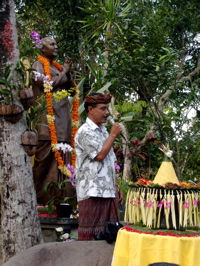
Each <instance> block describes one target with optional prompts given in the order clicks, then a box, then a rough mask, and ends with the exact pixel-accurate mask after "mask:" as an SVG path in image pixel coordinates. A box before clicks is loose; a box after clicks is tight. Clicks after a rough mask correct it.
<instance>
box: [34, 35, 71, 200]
mask: <svg viewBox="0 0 200 266" xmlns="http://www.w3.org/2000/svg"><path fill="white" fill-rule="evenodd" d="M41 41H42V46H41V48H40V51H41V55H40V56H38V61H36V62H35V63H34V64H33V68H34V69H35V70H36V72H38V73H40V74H43V75H45V76H51V80H52V81H53V83H52V87H53V90H52V92H57V91H61V90H67V91H70V88H72V87H74V82H73V80H72V79H71V75H70V66H71V64H72V61H71V59H70V58H69V57H67V58H66V59H65V61H64V64H63V66H61V65H60V64H58V63H57V62H55V61H53V60H54V58H55V57H56V56H57V51H58V46H57V43H56V41H55V40H54V39H52V38H50V37H46V38H43V39H42V40H41ZM33 93H34V99H35V100H36V99H37V98H38V97H41V96H42V95H45V91H44V86H43V79H42V78H38V79H37V80H34V81H33ZM71 96H73V92H72V93H71ZM53 114H54V116H55V121H54V124H55V128H56V134H57V141H58V143H59V142H62V143H66V144H69V145H70V144H71V114H70V104H69V100H68V97H65V98H63V99H61V100H60V101H59V102H55V101H53ZM37 133H38V142H37V150H36V153H35V158H34V166H33V177H34V182H35V188H36V193H37V201H38V203H39V204H43V205H46V203H47V202H48V201H49V200H50V199H51V198H50V197H49V196H47V195H46V193H44V186H45V184H46V183H47V182H49V181H56V182H62V181H63V180H64V179H66V176H65V175H64V174H62V173H61V171H60V170H59V169H58V162H57V160H56V158H55V156H54V155H55V154H54V152H53V151H52V147H51V138H50V132H49V127H48V125H47V117H46V113H45V114H44V115H43V116H42V118H41V121H40V125H38V126H37ZM61 155H62V159H63V161H64V163H65V164H67V163H70V160H71V156H70V153H69V152H66V153H63V152H62V153H61ZM69 184H70V183H69ZM69 186H70V185H69ZM66 193H67V194H66V196H69V197H72V196H73V195H74V189H73V188H72V186H71V187H69V188H68V189H67V190H66ZM55 195H56V192H55V193H54V194H53V195H52V196H55Z"/></svg>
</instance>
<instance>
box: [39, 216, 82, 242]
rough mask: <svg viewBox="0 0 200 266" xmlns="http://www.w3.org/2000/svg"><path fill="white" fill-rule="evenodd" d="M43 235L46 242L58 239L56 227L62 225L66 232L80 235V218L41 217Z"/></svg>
mask: <svg viewBox="0 0 200 266" xmlns="http://www.w3.org/2000/svg"><path fill="white" fill-rule="evenodd" d="M40 224H41V229H42V236H43V239H44V242H45V243H48V242H55V241H56V239H57V236H56V231H55V228H57V227H62V228H63V231H64V233H69V234H73V235H78V220H77V219H73V218H59V217H40Z"/></svg>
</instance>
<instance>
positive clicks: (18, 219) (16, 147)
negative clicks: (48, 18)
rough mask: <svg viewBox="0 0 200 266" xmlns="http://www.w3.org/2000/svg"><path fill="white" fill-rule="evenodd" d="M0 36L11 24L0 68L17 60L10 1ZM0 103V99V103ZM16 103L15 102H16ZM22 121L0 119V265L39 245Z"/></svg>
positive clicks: (2, 4)
mask: <svg viewBox="0 0 200 266" xmlns="http://www.w3.org/2000/svg"><path fill="white" fill-rule="evenodd" d="M0 17H1V21H0V33H2V31H4V29H5V28H4V26H5V24H6V23H8V22H10V23H11V24H12V43H11V44H13V47H11V48H12V50H9V48H8V47H6V46H5V45H4V44H3V41H2V38H0V46H1V50H0V60H1V68H2V69H4V68H5V66H6V65H8V64H11V65H12V66H14V65H15V62H16V61H17V60H19V56H18V54H19V52H18V49H17V45H18V43H17V35H16V20H15V11H14V1H13V0H9V1H7V0H1V1H0ZM0 101H1V100H0ZM17 104H19V102H17ZM25 129H26V121H25V118H22V119H21V120H20V121H19V122H17V123H16V124H11V123H9V122H6V121H4V119H3V118H2V117H0V188H1V226H2V228H1V229H2V246H3V248H2V254H3V263H5V262H6V261H7V260H8V259H9V258H11V257H12V256H14V255H15V254H16V253H18V252H19V251H21V250H24V249H27V248H29V247H31V246H33V245H36V244H39V243H41V242H42V237H41V227H40V223H39V218H38V215H37V202H36V194H35V189H34V183H33V175H32V166H31V162H30V158H29V156H28V155H27V154H26V153H25V151H24V149H23V147H22V145H21V134H22V132H24V131H25Z"/></svg>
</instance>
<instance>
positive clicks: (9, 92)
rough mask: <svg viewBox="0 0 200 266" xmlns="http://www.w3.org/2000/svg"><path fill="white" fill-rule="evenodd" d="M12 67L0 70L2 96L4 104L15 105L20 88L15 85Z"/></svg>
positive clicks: (0, 91)
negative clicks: (15, 97)
mask: <svg viewBox="0 0 200 266" xmlns="http://www.w3.org/2000/svg"><path fill="white" fill-rule="evenodd" d="M11 72H12V71H11V66H7V67H6V68H5V70H4V71H1V70H0V76H1V78H0V85H2V86H0V94H1V95H3V100H2V102H4V103H6V104H14V96H15V94H16V93H17V91H18V87H17V86H16V85H15V84H14V83H13V77H14V75H12V74H11Z"/></svg>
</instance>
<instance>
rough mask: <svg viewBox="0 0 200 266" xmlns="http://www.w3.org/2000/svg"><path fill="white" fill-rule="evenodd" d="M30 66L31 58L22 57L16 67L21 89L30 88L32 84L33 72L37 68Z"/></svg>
mask: <svg viewBox="0 0 200 266" xmlns="http://www.w3.org/2000/svg"><path fill="white" fill-rule="evenodd" d="M29 66H31V64H30V61H29V59H28V58H27V57H22V58H21V60H20V61H19V62H17V64H16V67H15V68H14V70H15V72H16V73H17V75H18V79H17V83H18V87H19V89H20V90H23V89H25V88H28V87H30V86H31V85H32V77H31V72H32V71H33V70H35V69H33V68H31V67H29Z"/></svg>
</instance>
